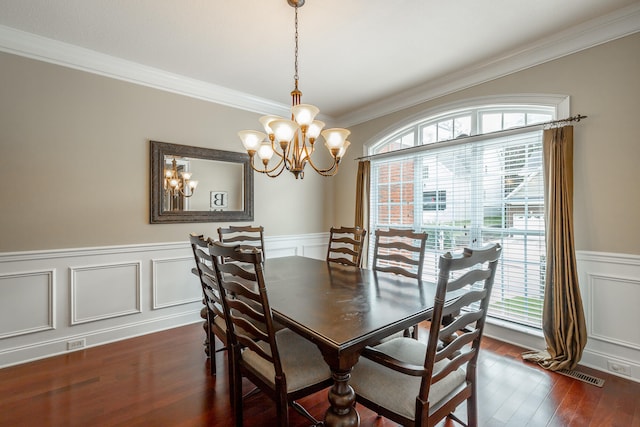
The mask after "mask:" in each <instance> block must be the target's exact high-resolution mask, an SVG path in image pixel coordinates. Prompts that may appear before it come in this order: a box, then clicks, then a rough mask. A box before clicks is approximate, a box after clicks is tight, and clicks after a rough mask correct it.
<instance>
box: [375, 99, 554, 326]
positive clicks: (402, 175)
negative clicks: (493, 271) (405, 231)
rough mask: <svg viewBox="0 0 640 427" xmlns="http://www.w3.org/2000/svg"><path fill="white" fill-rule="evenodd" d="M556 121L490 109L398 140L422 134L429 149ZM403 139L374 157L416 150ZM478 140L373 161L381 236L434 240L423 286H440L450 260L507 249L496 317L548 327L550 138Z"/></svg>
mask: <svg viewBox="0 0 640 427" xmlns="http://www.w3.org/2000/svg"><path fill="white" fill-rule="evenodd" d="M552 118H553V108H551V107H539V106H532V107H527V106H514V107H495V106H491V107H485V108H478V109H473V110H468V111H456V112H455V113H452V114H450V115H439V116H438V117H436V118H433V119H425V120H423V121H421V122H418V123H416V124H414V125H412V126H410V127H407V128H404V130H403V131H402V132H399V133H398V134H396V135H402V137H404V138H407V139H406V140H405V141H407V140H409V139H410V140H411V143H413V141H414V140H413V139H412V138H413V137H411V138H409V137H408V135H412V136H413V135H418V136H419V137H420V143H421V144H431V143H433V142H439V141H443V140H447V139H454V138H457V137H459V136H467V135H477V134H479V133H480V131H482V132H485V133H486V132H495V131H498V130H503V129H508V128H517V127H522V126H526V125H529V124H534V123H541V122H545V121H549V120H551V119H552ZM402 137H395V138H390V139H387V140H384V141H381V143H379V144H377V145H376V146H377V147H378V149H377V150H371V151H370V152H371V154H373V152H388V151H393V150H395V149H396V148H395V147H400V146H402V147H403V148H406V147H407V146H410V145H409V144H408V143H405V144H402V143H401V142H402V140H401V139H402ZM475 139H476V141H474V142H470V143H461V144H455V145H450V146H448V147H442V148H440V147H437V146H434V148H433V149H429V150H425V151H423V152H419V153H417V154H416V153H413V154H407V155H403V156H402V157H400V156H401V154H399V155H398V157H397V158H396V157H387V158H385V159H380V160H376V159H373V160H372V173H371V177H372V197H371V200H372V209H371V211H370V212H371V221H370V223H371V231H372V232H373V233H372V234H375V229H376V228H386V227H390V226H391V227H407V228H413V229H416V230H422V231H427V232H428V233H429V238H428V242H427V253H426V255H425V266H424V277H425V279H428V278H432V280H435V277H437V276H436V275H437V261H438V257H439V256H440V255H441V254H442V253H444V252H446V251H449V250H459V249H462V248H463V247H473V246H481V245H483V244H486V243H489V242H499V243H501V244H502V245H503V248H504V249H503V257H502V260H501V263H500V267H499V271H498V273H497V277H496V281H495V284H494V291H493V294H492V300H491V307H490V312H489V315H490V316H492V317H497V318H501V319H505V320H509V321H513V322H517V323H522V324H526V325H530V326H534V327H538V328H539V327H540V326H541V310H542V299H543V296H544V267H545V265H544V264H545V263H544V254H545V243H544V221H543V212H544V197H543V188H542V184H543V183H542V140H541V131H531V130H523V131H522V132H517V133H515V134H511V135H510V136H499V135H497V136H491V135H488V136H487V137H486V138H481V139H480V140H477V138H475ZM425 195H426V196H427V197H428V198H429V201H428V203H427V204H426V205H425V199H424V198H425ZM434 196H435V197H434ZM434 199H435V200H434ZM425 206H426V207H427V208H426V209H425ZM373 237H374V236H372V238H373Z"/></svg>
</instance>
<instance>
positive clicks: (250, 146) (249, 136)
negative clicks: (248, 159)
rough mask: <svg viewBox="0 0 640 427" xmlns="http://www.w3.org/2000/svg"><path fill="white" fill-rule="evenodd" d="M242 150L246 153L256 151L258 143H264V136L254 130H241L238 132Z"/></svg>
mask: <svg viewBox="0 0 640 427" xmlns="http://www.w3.org/2000/svg"><path fill="white" fill-rule="evenodd" d="M238 136H239V137H240V140H241V141H242V145H243V146H244V149H245V150H247V151H257V150H258V147H259V146H260V143H261V142H262V141H264V139H265V137H266V135H265V134H264V133H262V132H258V131H254V130H243V131H240V132H238Z"/></svg>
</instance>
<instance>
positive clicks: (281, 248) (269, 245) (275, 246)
mask: <svg viewBox="0 0 640 427" xmlns="http://www.w3.org/2000/svg"><path fill="white" fill-rule="evenodd" d="M328 243H329V233H315V234H305V235H300V236H277V237H271V238H265V241H264V246H265V248H264V252H265V255H266V257H267V258H280V257H285V256H304V257H307V258H316V259H325V258H326V257H327V244H328Z"/></svg>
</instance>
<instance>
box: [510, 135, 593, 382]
mask: <svg viewBox="0 0 640 427" xmlns="http://www.w3.org/2000/svg"><path fill="white" fill-rule="evenodd" d="M543 156H544V186H545V222H546V233H547V237H546V244H547V260H546V261H547V265H546V271H547V274H546V279H545V299H544V306H543V312H542V329H543V331H544V336H545V341H546V344H547V349H546V351H532V352H526V353H524V354H523V355H522V357H523V358H524V359H525V360H530V361H533V362H537V363H538V364H540V366H542V367H544V368H546V369H549V370H552V371H557V370H560V369H574V368H575V367H576V365H577V364H578V362H579V361H580V358H581V357H582V351H583V350H584V347H585V345H586V344H587V332H586V326H585V319H584V311H583V308H582V298H581V297H580V288H579V285H578V271H577V268H576V257H575V246H574V231H573V229H574V226H573V126H565V127H561V128H553V129H547V130H545V131H544V134H543Z"/></svg>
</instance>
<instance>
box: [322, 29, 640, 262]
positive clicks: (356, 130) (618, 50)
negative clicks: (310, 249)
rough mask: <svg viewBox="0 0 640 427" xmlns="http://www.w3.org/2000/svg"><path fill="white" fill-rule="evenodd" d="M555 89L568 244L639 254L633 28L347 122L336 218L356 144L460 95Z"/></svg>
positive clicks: (636, 42) (637, 60)
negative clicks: (569, 163)
mask: <svg viewBox="0 0 640 427" xmlns="http://www.w3.org/2000/svg"><path fill="white" fill-rule="evenodd" d="M523 93H541V94H563V95H569V96H570V97H571V114H572V115H573V114H577V113H580V114H584V115H587V116H588V118H587V119H586V120H585V121H582V122H580V123H579V124H576V126H575V135H574V138H575V148H574V169H575V171H574V173H575V187H574V189H575V197H574V209H575V215H574V219H575V228H576V229H575V233H576V238H575V243H576V248H577V249H578V250H584V251H598V252H613V253H627V254H640V220H639V218H640V185H639V183H640V119H639V118H638V115H639V114H640V33H636V34H635V35H632V36H628V37H626V38H623V39H620V40H617V41H613V42H610V43H607V44H604V45H600V46H597V47H594V48H591V49H588V50H585V51H582V52H579V53H576V54H573V55H570V56H567V57H564V58H560V59H558V60H555V61H551V62H548V63H546V64H542V65H539V66H537V67H533V68H530V69H527V70H524V71H521V72H518V73H515V74H512V75H509V76H506V77H502V78H500V79H496V80H494V81H491V82H488V83H484V84H481V85H478V86H475V87H472V88H470V89H466V90H462V91H459V92H456V93H453V94H451V95H448V96H445V97H442V98H439V99H436V100H433V101H430V102H427V103H424V104H421V105H418V106H416V107H413V108H409V109H406V110H404V111H400V112H397V113H394V114H390V115H388V116H385V117H382V118H379V119H376V120H372V121H370V122H367V123H363V124H361V125H358V126H353V127H352V128H351V131H352V136H351V137H350V140H351V142H352V146H351V152H350V153H349V158H347V159H345V161H344V162H345V165H344V169H343V170H342V173H341V174H340V175H339V176H338V179H337V182H336V187H335V191H336V198H335V200H336V207H339V208H336V212H335V219H336V222H344V223H352V222H353V216H354V209H353V199H354V197H355V187H354V185H353V182H355V175H356V170H357V162H355V161H353V160H352V159H353V158H355V157H357V156H359V155H362V147H363V144H368V143H371V142H373V140H372V138H374V137H375V136H376V135H378V134H379V133H380V132H382V131H383V130H385V129H387V128H388V127H389V126H392V125H393V124H394V123H397V122H402V121H403V120H404V119H405V118H406V117H410V116H412V115H414V114H417V113H418V112H420V111H423V110H428V109H431V108H436V107H437V106H438V105H446V104H448V103H451V102H454V101H459V100H463V99H468V98H475V97H481V96H495V95H507V94H523Z"/></svg>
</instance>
